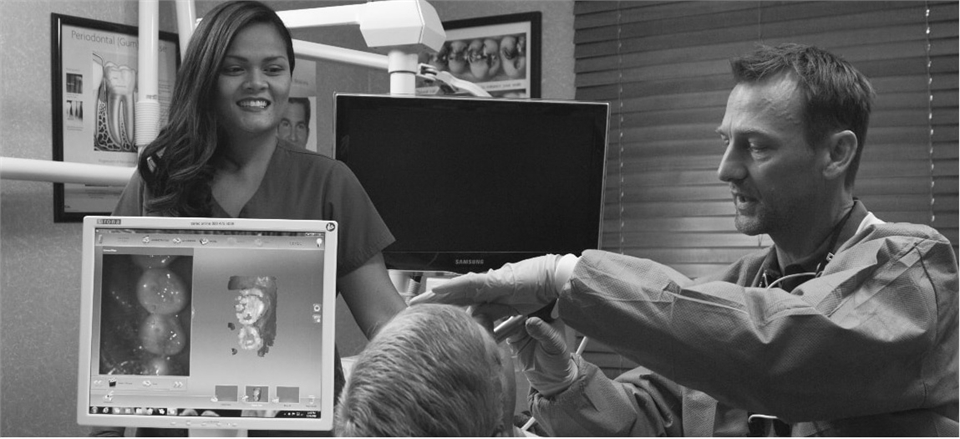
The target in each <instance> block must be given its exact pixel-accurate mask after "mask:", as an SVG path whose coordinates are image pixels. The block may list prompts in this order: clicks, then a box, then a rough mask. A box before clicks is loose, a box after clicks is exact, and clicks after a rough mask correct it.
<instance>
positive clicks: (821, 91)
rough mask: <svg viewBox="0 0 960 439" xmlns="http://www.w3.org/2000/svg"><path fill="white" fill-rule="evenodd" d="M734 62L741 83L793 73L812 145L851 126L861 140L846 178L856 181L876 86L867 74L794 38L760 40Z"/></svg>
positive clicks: (733, 66)
mask: <svg viewBox="0 0 960 439" xmlns="http://www.w3.org/2000/svg"><path fill="white" fill-rule="evenodd" d="M730 65H731V67H732V69H733V76H734V79H736V81H737V83H754V82H760V81H763V80H766V79H769V78H772V77H776V76H778V75H781V74H787V75H789V76H790V77H792V78H794V79H795V80H796V82H797V85H798V89H799V91H800V93H801V96H802V98H803V101H802V105H803V112H804V113H803V119H804V124H805V130H806V140H807V143H809V144H810V145H818V144H819V143H820V142H821V141H823V140H824V139H825V138H826V136H827V135H828V134H830V133H831V132H834V131H836V130H847V129H848V130H850V131H852V132H853V134H854V135H856V136H857V143H858V145H857V152H856V155H855V156H854V159H853V162H852V163H851V164H850V169H849V171H848V172H847V176H846V184H847V186H851V187H852V186H853V181H854V179H855V178H856V174H857V168H859V164H860V154H861V152H862V151H863V145H864V143H866V139H867V126H868V125H869V124H870V110H871V107H872V105H873V97H874V91H873V87H872V86H871V85H870V81H869V80H868V79H867V78H866V77H865V76H863V74H861V73H860V72H859V71H858V70H857V69H855V68H854V67H853V66H852V65H850V63H848V62H847V61H845V60H843V59H842V58H840V57H839V56H836V55H834V54H832V53H830V52H827V51H825V50H823V49H820V48H817V47H813V46H805V45H801V44H792V43H787V44H781V45H778V46H766V45H759V46H758V47H757V49H756V50H755V51H754V52H753V53H750V54H748V55H746V56H743V57H740V58H735V59H733V60H731V61H730Z"/></svg>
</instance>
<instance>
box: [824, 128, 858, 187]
mask: <svg viewBox="0 0 960 439" xmlns="http://www.w3.org/2000/svg"><path fill="white" fill-rule="evenodd" d="M859 145H860V142H859V141H857V135H856V134H853V131H850V130H843V131H839V132H836V133H833V134H831V135H830V136H829V137H828V138H827V145H826V148H827V151H826V152H827V154H826V155H825V157H824V160H826V166H824V168H823V175H824V177H826V178H827V179H831V180H832V179H835V178H839V177H842V176H844V175H846V173H847V170H848V169H850V164H851V163H853V158H854V157H856V155H857V147H858V146H859Z"/></svg>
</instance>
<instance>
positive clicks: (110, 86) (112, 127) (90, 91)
mask: <svg viewBox="0 0 960 439" xmlns="http://www.w3.org/2000/svg"><path fill="white" fill-rule="evenodd" d="M51 33H52V35H53V46H54V47H53V50H52V51H51V52H52V54H53V60H52V61H53V64H52V65H53V69H52V71H53V92H54V93H53V95H54V96H53V98H54V99H53V106H54V112H53V116H54V117H53V124H54V154H53V155H54V159H55V160H60V161H64V162H73V163H86V164H97V165H110V166H122V167H134V166H136V161H137V146H136V143H135V141H136V128H135V126H136V123H135V120H136V119H135V118H136V117H137V115H136V103H137V100H138V99H139V95H138V92H139V90H140V87H139V84H138V83H137V81H138V79H139V78H138V71H137V69H138V68H139V67H138V51H139V38H138V30H137V28H136V27H133V26H126V25H119V24H113V23H107V22H102V21H96V20H90V19H85V18H78V17H70V16H64V15H59V14H52V32H51ZM159 37H160V38H159V45H158V49H159V50H158V59H157V61H158V67H159V68H158V72H157V73H158V76H157V78H158V90H157V91H158V95H157V96H156V97H155V99H157V100H158V101H159V102H160V121H159V126H163V125H164V124H166V116H167V109H168V107H169V104H170V96H171V93H172V89H173V83H174V79H175V77H176V70H177V64H178V61H179V48H178V44H177V37H176V35H175V34H171V33H166V32H161V33H160V35H159ZM122 190H123V187H122V186H97V185H85V184H74V183H56V184H55V185H54V203H55V206H54V220H55V221H58V222H59V221H79V220H81V219H82V218H83V216H85V215H91V214H108V213H110V212H112V211H113V208H114V206H115V205H116V203H117V201H118V200H119V198H120V193H121V191H122Z"/></svg>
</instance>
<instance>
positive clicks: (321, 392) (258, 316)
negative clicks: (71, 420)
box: [77, 216, 338, 431]
mask: <svg viewBox="0 0 960 439" xmlns="http://www.w3.org/2000/svg"><path fill="white" fill-rule="evenodd" d="M337 236H338V225H337V223H336V222H332V221H307V220H296V221H288V220H263V219H234V218H162V217H101V216H88V217H86V218H84V222H83V254H82V276H81V277H82V285H81V289H80V291H81V300H80V313H81V314H80V364H79V378H78V383H79V391H78V393H77V395H78V401H77V405H78V408H77V417H78V423H79V424H81V425H96V426H127V427H161V428H189V429H220V430H238V431H241V430H245V429H246V430H249V429H256V430H331V429H332V428H333V400H334V397H335V395H334V383H333V380H334V326H335V316H336V310H335V307H336V286H335V284H336V263H337V258H336V255H337ZM207 411H209V412H211V413H215V414H217V416H216V417H208V416H196V415H202V414H204V412H207Z"/></svg>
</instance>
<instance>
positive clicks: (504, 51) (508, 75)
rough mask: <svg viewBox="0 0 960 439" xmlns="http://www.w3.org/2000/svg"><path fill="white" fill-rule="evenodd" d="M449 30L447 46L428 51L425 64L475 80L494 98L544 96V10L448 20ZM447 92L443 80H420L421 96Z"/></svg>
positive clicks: (460, 77) (423, 58) (422, 55)
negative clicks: (542, 51) (434, 51)
mask: <svg viewBox="0 0 960 439" xmlns="http://www.w3.org/2000/svg"><path fill="white" fill-rule="evenodd" d="M443 29H444V31H445V32H446V34H447V39H446V42H444V44H443V47H442V48H441V49H440V50H439V51H437V52H436V53H430V52H427V53H422V54H421V55H420V62H421V63H426V64H431V65H432V66H433V67H434V68H436V69H437V70H438V71H445V72H449V73H450V74H451V75H453V76H454V77H456V78H457V79H462V80H466V81H470V82H473V83H475V84H477V85H479V86H480V88H482V89H483V90H484V91H486V92H487V93H490V95H491V96H494V97H515V98H539V97H540V33H541V15H540V12H524V13H520V14H510V15H497V16H492V17H479V18H468V19H464V20H454V21H445V22H443ZM447 93H448V90H447V89H446V88H444V87H441V86H439V85H437V84H434V83H429V82H427V81H423V82H421V83H418V87H417V94H422V95H429V94H447ZM459 93H466V92H464V91H460V92H459Z"/></svg>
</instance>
